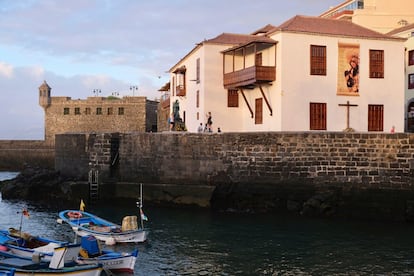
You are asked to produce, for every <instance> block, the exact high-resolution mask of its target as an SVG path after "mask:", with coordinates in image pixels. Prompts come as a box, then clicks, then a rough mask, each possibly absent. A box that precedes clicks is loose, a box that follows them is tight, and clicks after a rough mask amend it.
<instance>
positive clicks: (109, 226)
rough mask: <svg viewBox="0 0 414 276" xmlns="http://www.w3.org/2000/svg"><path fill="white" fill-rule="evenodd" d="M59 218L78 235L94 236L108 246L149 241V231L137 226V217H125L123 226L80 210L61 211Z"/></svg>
mask: <svg viewBox="0 0 414 276" xmlns="http://www.w3.org/2000/svg"><path fill="white" fill-rule="evenodd" d="M59 218H60V220H61V221H62V222H66V223H67V224H69V225H70V226H71V227H72V230H73V231H74V232H75V234H76V235H78V236H81V237H83V236H88V235H93V236H94V237H95V238H96V239H98V240H100V241H103V242H105V243H106V244H108V245H113V244H116V243H140V242H145V241H146V240H147V231H146V230H144V229H143V228H138V226H137V216H126V217H124V219H123V222H122V226H121V225H118V224H116V223H113V222H110V221H108V220H106V219H103V218H101V217H98V216H96V215H94V214H91V213H88V212H85V211H78V210H64V211H61V212H59Z"/></svg>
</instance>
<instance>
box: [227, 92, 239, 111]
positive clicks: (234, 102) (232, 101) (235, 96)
mask: <svg viewBox="0 0 414 276" xmlns="http://www.w3.org/2000/svg"><path fill="white" fill-rule="evenodd" d="M227 107H239V93H238V91H237V89H229V90H227Z"/></svg>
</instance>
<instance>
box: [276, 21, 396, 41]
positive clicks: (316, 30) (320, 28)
mask: <svg viewBox="0 0 414 276" xmlns="http://www.w3.org/2000/svg"><path fill="white" fill-rule="evenodd" d="M276 32H294V33H312V34H317V35H332V36H342V37H360V38H374V39H387V40H396V39H397V38H395V37H392V36H389V35H386V34H382V33H379V32H375V31H373V30H370V29H367V28H364V27H362V26H359V25H357V24H354V23H352V22H349V21H346V20H335V19H327V18H320V17H313V16H303V15H297V16H295V17H292V18H291V19H289V20H287V21H286V22H284V23H282V24H281V25H280V26H278V27H275V28H274V29H273V30H270V31H269V32H268V35H269V34H272V33H276Z"/></svg>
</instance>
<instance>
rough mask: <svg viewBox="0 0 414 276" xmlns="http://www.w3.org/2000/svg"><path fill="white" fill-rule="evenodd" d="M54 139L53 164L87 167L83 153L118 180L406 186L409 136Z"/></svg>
mask: <svg viewBox="0 0 414 276" xmlns="http://www.w3.org/2000/svg"><path fill="white" fill-rule="evenodd" d="M102 135H103V136H102ZM57 137H58V138H57V140H59V143H58V144H57V145H56V159H57V160H59V162H58V163H57V169H59V170H61V171H62V172H65V173H69V174H70V171H71V168H72V167H79V168H78V169H76V170H75V171H78V170H79V171H82V170H84V171H87V168H86V170H85V169H83V168H81V167H82V166H84V163H85V162H87V161H86V159H88V158H89V162H93V163H94V164H96V165H99V166H100V167H101V170H102V171H103V172H106V173H107V175H111V174H110V173H109V172H110V170H112V171H113V172H112V175H114V173H116V177H117V179H118V180H119V181H147V182H154V183H186V184H192V183H196V184H208V185H215V184H217V183H228V182H233V183H285V182H292V181H294V182H296V181H304V182H306V183H311V184H312V185H318V186H323V185H331V184H333V183H348V184H349V185H358V186H359V187H382V188H386V187H392V188H398V189H411V188H412V186H411V181H412V180H413V175H412V167H413V156H414V146H413V143H412V142H413V138H414V135H412V134H382V133H378V134H376V133H372V134H371V133H369V134H368V133H366V134H365V133H363V134H361V133H327V132H306V133H281V132H275V133H221V134H215V133H214V134H194V133H184V132H183V133H181V132H170V133H132V134H119V133H116V134H101V135H83V134H73V135H59V136H57ZM72 139H76V142H74V141H72ZM114 143H115V144H116V146H114ZM69 153H71V159H70V160H72V159H73V160H77V161H76V162H73V164H72V163H70V164H68V162H67V161H68V158H67V156H68V155H69ZM87 155H89V157H88V156H87ZM111 155H112V157H111ZM77 156H79V157H77ZM114 156H116V160H115V157H114ZM83 158H86V159H85V161H82V162H78V161H79V160H83ZM114 160H115V163H114Z"/></svg>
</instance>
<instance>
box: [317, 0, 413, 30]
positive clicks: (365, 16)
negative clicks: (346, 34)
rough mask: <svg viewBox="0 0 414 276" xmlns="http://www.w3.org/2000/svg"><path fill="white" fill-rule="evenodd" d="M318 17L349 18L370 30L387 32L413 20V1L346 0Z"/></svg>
mask: <svg viewBox="0 0 414 276" xmlns="http://www.w3.org/2000/svg"><path fill="white" fill-rule="evenodd" d="M320 17H323V18H331V19H341V20H349V21H351V22H352V23H355V24H358V25H360V26H364V27H366V28H369V29H371V30H374V31H377V32H380V33H388V32H390V31H392V30H394V29H396V28H399V27H402V26H406V25H408V24H410V23H413V22H414V1H413V0H392V1H391V0H347V1H343V2H342V3H341V4H339V5H337V6H335V7H332V8H330V9H329V10H327V11H326V12H324V13H322V14H321V15H320Z"/></svg>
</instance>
